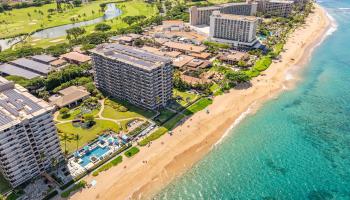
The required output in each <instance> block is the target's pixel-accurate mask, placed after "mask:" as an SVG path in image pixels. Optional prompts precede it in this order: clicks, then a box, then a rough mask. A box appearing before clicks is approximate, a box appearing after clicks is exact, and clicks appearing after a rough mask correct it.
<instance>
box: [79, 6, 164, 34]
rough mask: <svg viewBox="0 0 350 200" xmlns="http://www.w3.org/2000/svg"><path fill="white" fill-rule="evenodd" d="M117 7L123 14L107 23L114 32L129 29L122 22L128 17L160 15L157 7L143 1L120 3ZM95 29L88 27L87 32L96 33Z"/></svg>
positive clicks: (92, 26) (93, 26)
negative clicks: (119, 29)
mask: <svg viewBox="0 0 350 200" xmlns="http://www.w3.org/2000/svg"><path fill="white" fill-rule="evenodd" d="M117 7H118V8H119V9H121V10H122V11H123V14H122V15H121V16H119V17H117V18H115V19H111V20H108V21H105V23H106V24H109V25H110V26H111V27H112V30H117V29H118V28H125V27H128V26H129V25H128V24H126V23H125V22H123V21H122V19H123V18H124V17H126V16H138V15H144V16H146V17H151V16H154V15H156V14H158V9H157V7H156V6H155V5H151V4H148V3H145V2H144V1H141V0H133V1H128V2H122V3H118V4H117ZM94 28H95V25H90V26H87V27H86V31H87V32H88V33H91V32H94Z"/></svg>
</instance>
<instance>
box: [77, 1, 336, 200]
mask: <svg viewBox="0 0 350 200" xmlns="http://www.w3.org/2000/svg"><path fill="white" fill-rule="evenodd" d="M330 26H331V21H330V19H329V17H328V16H327V13H326V12H325V11H324V10H323V9H322V8H321V7H320V6H318V5H316V8H315V10H314V13H312V14H310V16H309V17H308V19H307V21H306V23H305V25H304V26H302V27H299V28H298V29H296V30H295V31H294V32H293V33H292V34H291V35H290V37H289V39H288V41H287V43H286V45H285V48H284V49H285V50H284V51H283V52H282V53H281V61H278V62H274V63H273V64H272V65H271V66H270V68H269V69H268V70H266V71H265V72H263V74H264V75H263V76H259V77H258V78H255V79H254V80H253V81H252V86H251V87H249V88H244V89H234V90H231V91H230V92H229V93H227V94H224V95H221V96H218V97H215V99H214V102H213V104H212V105H210V106H209V108H208V109H209V111H210V113H209V114H207V113H206V112H205V111H201V112H198V113H196V114H195V115H193V116H192V117H191V118H189V119H188V120H187V121H186V122H185V123H184V124H182V125H180V126H178V127H177V128H176V129H175V130H174V131H173V135H172V136H170V135H165V136H163V137H161V138H160V139H158V140H156V141H154V142H153V143H152V145H151V146H150V147H143V148H142V149H141V151H140V153H138V154H136V155H135V156H134V157H132V158H130V159H127V158H126V157H124V158H123V159H124V161H123V162H122V164H120V165H118V166H116V167H114V168H111V169H110V170H108V171H107V172H103V173H100V175H99V176H97V177H93V176H92V175H89V176H87V177H85V178H84V180H86V181H87V182H88V183H90V182H91V181H92V180H96V181H97V184H96V186H95V187H92V188H89V189H84V190H82V191H80V192H77V193H76V194H74V195H73V196H72V197H71V198H70V199H74V200H90V199H108V200H111V199H113V200H116V199H149V198H151V197H152V195H154V194H156V193H157V192H159V191H160V190H161V189H162V188H163V187H165V186H166V185H167V184H169V183H170V182H171V181H172V180H173V179H174V178H175V177H177V176H179V175H181V174H182V173H184V172H186V170H188V169H189V168H190V167H191V166H192V165H193V164H194V163H196V162H197V161H199V160H200V159H201V158H203V156H205V155H206V154H207V153H208V152H209V151H210V150H211V149H212V148H215V144H217V143H218V142H219V141H220V140H221V139H222V138H223V136H224V135H225V134H226V133H227V130H229V129H230V127H232V126H233V124H237V120H240V119H241V118H242V114H243V115H244V114H246V113H247V110H249V111H250V114H252V113H254V112H255V111H256V110H257V109H258V108H259V107H260V106H261V105H262V104H263V103H264V102H266V101H267V100H271V99H274V98H278V94H280V93H281V92H282V91H284V90H286V89H291V88H293V87H294V86H295V83H297V82H298V81H299V80H300V78H299V77H300V72H301V71H302V70H301V69H302V67H303V66H305V64H306V63H307V62H308V60H309V58H310V55H311V52H312V50H313V49H314V47H315V46H317V45H318V44H319V43H320V41H322V40H323V38H324V36H325V35H326V32H327V30H328V29H329V28H330ZM235 122H236V123H235ZM144 161H147V162H144Z"/></svg>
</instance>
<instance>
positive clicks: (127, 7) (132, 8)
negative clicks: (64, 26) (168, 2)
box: [0, 0, 158, 48]
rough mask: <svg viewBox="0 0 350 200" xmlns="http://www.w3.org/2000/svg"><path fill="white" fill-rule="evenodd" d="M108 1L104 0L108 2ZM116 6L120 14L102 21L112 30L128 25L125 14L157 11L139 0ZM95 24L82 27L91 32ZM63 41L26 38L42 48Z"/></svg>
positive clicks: (133, 14) (135, 14)
mask: <svg viewBox="0 0 350 200" xmlns="http://www.w3.org/2000/svg"><path fill="white" fill-rule="evenodd" d="M108 1H111V0H108ZM108 1H107V0H106V2H108ZM98 2H102V1H98ZM116 6H117V7H118V8H119V9H121V10H122V12H123V13H122V15H121V16H119V17H117V18H115V19H111V20H108V21H105V22H104V23H106V24H109V25H110V26H111V27H112V30H117V29H119V28H125V27H128V26H129V25H128V24H126V23H125V22H123V21H122V18H123V17H125V16H137V15H145V16H147V17H150V16H153V15H156V14H157V13H158V10H157V8H156V6H154V5H151V4H147V3H145V2H144V1H141V0H133V1H128V2H121V3H117V4H116ZM96 9H99V6H98V5H96ZM0 16H1V15H0ZM95 25H96V24H94V25H89V26H85V27H84V28H85V30H86V32H87V33H92V32H94V31H95V30H94V28H95ZM0 30H1V29H0ZM0 35H1V34H0ZM64 42H67V40H66V37H65V36H63V37H59V38H48V39H39V38H32V37H29V38H28V39H27V40H26V43H27V44H30V45H32V46H35V47H42V48H47V47H49V46H52V45H56V44H60V43H64ZM19 45H21V44H18V45H16V46H19Z"/></svg>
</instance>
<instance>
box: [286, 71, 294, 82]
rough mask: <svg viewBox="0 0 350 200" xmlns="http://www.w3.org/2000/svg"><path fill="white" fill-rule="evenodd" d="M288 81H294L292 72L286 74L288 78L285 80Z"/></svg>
mask: <svg viewBox="0 0 350 200" xmlns="http://www.w3.org/2000/svg"><path fill="white" fill-rule="evenodd" d="M285 79H286V80H287V81H289V80H293V79H294V76H293V74H292V73H291V72H287V73H286V78H285Z"/></svg>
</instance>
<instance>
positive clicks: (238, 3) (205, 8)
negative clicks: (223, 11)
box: [197, 2, 251, 10]
mask: <svg viewBox="0 0 350 200" xmlns="http://www.w3.org/2000/svg"><path fill="white" fill-rule="evenodd" d="M249 4H251V3H247V2H235V3H225V4H221V5H215V6H207V7H198V8H197V9H198V10H215V9H220V8H225V7H229V6H238V5H249Z"/></svg>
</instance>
